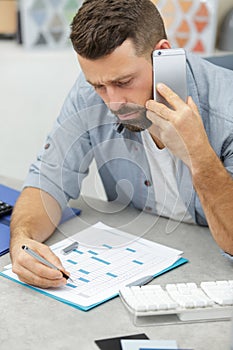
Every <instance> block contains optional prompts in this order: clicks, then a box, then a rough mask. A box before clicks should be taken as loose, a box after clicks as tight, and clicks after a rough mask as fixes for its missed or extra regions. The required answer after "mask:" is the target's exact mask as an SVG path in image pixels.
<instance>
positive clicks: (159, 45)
mask: <svg viewBox="0 0 233 350" xmlns="http://www.w3.org/2000/svg"><path fill="white" fill-rule="evenodd" d="M162 49H171V44H170V43H169V41H168V40H167V39H161V40H160V41H159V42H158V43H157V44H156V45H155V48H154V50H162Z"/></svg>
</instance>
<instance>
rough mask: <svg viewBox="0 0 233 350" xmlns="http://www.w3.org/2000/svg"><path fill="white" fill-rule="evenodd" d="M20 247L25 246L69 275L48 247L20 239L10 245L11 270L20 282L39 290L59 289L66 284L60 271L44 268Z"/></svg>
mask: <svg viewBox="0 0 233 350" xmlns="http://www.w3.org/2000/svg"><path fill="white" fill-rule="evenodd" d="M22 245H27V246H28V247H30V248H31V249H32V250H34V251H35V252H36V253H37V254H39V255H40V256H42V257H43V258H44V259H46V260H48V261H49V262H51V263H52V264H54V265H55V266H56V267H58V268H59V269H60V270H62V271H63V272H65V273H66V274H67V275H69V273H68V272H67V271H65V269H64V267H63V266H62V264H61V261H60V259H59V258H58V257H57V256H56V255H55V254H54V253H53V252H52V251H51V250H50V248H49V247H47V246H46V245H44V244H42V243H39V242H36V241H34V240H32V239H29V238H20V239H17V240H14V242H12V244H11V259H12V270H13V272H14V273H16V274H17V275H18V277H19V279H20V280H21V281H22V282H25V283H28V284H31V285H34V286H37V287H41V288H49V287H60V286H63V285H65V284H66V282H67V281H66V279H65V278H64V277H63V275H62V273H61V272H60V271H58V270H54V269H52V268H50V267H48V266H45V265H44V264H42V263H41V262H39V261H37V260H36V259H35V258H33V257H31V256H30V255H29V254H27V253H26V252H25V251H24V250H23V249H22Z"/></svg>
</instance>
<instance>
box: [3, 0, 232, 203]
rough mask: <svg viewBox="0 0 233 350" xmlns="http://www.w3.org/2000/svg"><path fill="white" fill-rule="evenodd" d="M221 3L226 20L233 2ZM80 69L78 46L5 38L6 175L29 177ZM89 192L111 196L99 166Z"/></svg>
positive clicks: (87, 188)
mask: <svg viewBox="0 0 233 350" xmlns="http://www.w3.org/2000/svg"><path fill="white" fill-rule="evenodd" d="M219 3H220V6H219V12H218V13H219V24H220V23H221V21H222V19H223V17H224V15H225V14H226V12H227V11H228V10H229V9H230V8H231V7H233V0H220V2H219ZM78 73H79V66H78V63H77V59H76V56H75V54H74V52H73V50H72V49H70V50H64V51H62V50H60V51H47V52H45V51H26V50H24V49H23V48H22V47H20V46H17V45H16V44H15V43H13V42H5V41H0V140H1V142H0V145H1V147H0V174H1V175H4V176H11V177H15V178H17V179H22V180H23V179H24V178H25V176H26V174H27V170H28V167H29V164H30V163H31V162H32V161H33V159H34V158H35V155H36V153H37V151H38V149H40V147H41V146H42V144H43V142H44V139H45V137H46V134H47V132H48V131H49V129H50V128H51V126H52V124H53V121H54V119H55V118H56V116H57V115H58V113H59V110H60V108H61V106H62V103H63V101H64V99H65V96H66V95H67V93H68V91H69V90H70V88H71V86H72V85H73V83H74V81H75V79H76V77H77V75H78ZM93 185H94V186H93ZM93 189H94V192H93ZM83 193H85V194H88V195H92V196H93V195H94V196H100V197H102V198H105V195H104V191H103V188H102V185H101V183H100V180H99V178H98V175H97V174H96V167H95V165H94V164H93V165H92V167H91V174H90V176H89V177H88V179H87V180H86V181H85V183H84V186H83Z"/></svg>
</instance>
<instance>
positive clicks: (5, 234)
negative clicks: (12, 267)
mask: <svg viewBox="0 0 233 350" xmlns="http://www.w3.org/2000/svg"><path fill="white" fill-rule="evenodd" d="M9 245H10V227H9V226H6V225H3V224H1V223H0V256H1V255H4V254H6V253H8V252H9Z"/></svg>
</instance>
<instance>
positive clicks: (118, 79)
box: [87, 73, 134, 86]
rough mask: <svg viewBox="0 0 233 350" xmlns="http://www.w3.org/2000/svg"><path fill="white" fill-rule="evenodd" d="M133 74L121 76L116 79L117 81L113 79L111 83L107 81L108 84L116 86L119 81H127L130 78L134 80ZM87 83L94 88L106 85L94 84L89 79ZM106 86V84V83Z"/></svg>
mask: <svg viewBox="0 0 233 350" xmlns="http://www.w3.org/2000/svg"><path fill="white" fill-rule="evenodd" d="M133 76H134V75H133V74H132V73H131V74H127V75H123V76H119V77H117V78H115V79H113V80H109V81H107V84H114V83H116V82H118V81H121V80H125V79H128V78H133ZM87 82H88V83H89V84H91V85H92V86H98V85H104V83H94V82H91V81H90V80H88V79H87ZM105 84H106V83H105Z"/></svg>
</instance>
